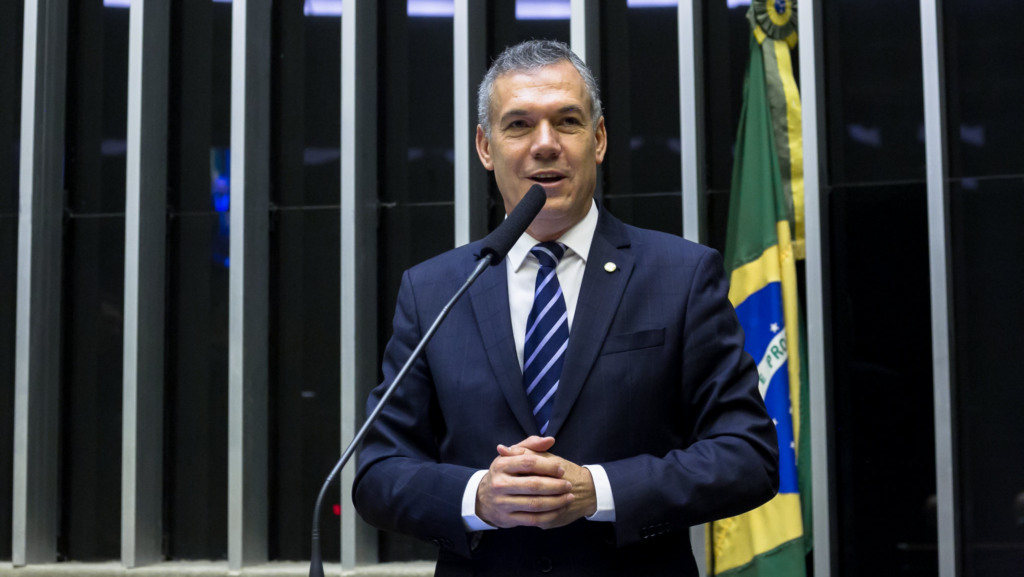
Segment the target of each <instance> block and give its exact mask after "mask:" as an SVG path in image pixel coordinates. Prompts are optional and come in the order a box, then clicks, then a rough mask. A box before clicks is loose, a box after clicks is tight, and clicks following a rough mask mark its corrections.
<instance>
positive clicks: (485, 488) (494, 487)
mask: <svg viewBox="0 0 1024 577" xmlns="http://www.w3.org/2000/svg"><path fill="white" fill-rule="evenodd" d="M554 443H555V439H554V438H553V437H530V438H528V439H526V440H524V441H522V442H521V443H518V444H517V446H522V447H525V448H528V449H529V451H523V452H521V454H514V455H507V454H503V455H500V456H498V457H497V458H495V459H494V461H492V462H491V466H490V468H489V469H488V471H487V474H486V475H484V478H483V479H482V480H481V481H480V486H479V487H478V488H477V492H476V514H477V516H478V517H480V519H482V520H484V521H486V522H487V523H489V524H491V525H493V526H495V527H501V528H508V527H517V526H520V525H524V526H530V527H540V526H545V525H548V524H550V523H551V522H553V521H554V520H555V519H557V518H558V517H559V515H560V513H561V512H562V511H563V510H564V509H565V508H566V507H567V506H568V505H569V504H571V503H572V502H573V499H574V498H575V497H574V496H573V494H572V483H571V482H569V481H568V480H565V479H563V478H562V477H563V476H564V475H565V470H564V469H563V468H562V465H561V462H560V459H558V458H557V457H554V456H549V455H541V454H538V453H545V452H547V451H548V449H550V448H551V447H552V446H553V445H554ZM507 452H508V451H507V449H506V451H505V452H504V453H507ZM499 453H502V451H500V450H499Z"/></svg>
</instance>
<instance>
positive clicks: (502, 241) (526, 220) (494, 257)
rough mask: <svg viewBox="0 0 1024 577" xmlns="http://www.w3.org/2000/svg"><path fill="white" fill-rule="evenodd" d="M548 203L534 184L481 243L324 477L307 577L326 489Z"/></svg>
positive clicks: (317, 575) (319, 568)
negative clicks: (455, 311)
mask: <svg viewBox="0 0 1024 577" xmlns="http://www.w3.org/2000/svg"><path fill="white" fill-rule="evenodd" d="M546 201H547V194H546V193H545V192H544V187H543V186H541V185H539V184H535V185H533V186H531V187H530V190H528V191H527V192H526V195H525V196H524V197H523V198H522V199H521V200H520V201H519V204H517V205H516V207H515V208H514V209H512V214H510V215H508V218H506V219H505V220H504V221H503V222H502V223H501V224H500V225H498V228H496V229H494V231H493V232H491V234H489V235H487V236H486V237H485V238H484V240H483V246H482V247H481V248H480V254H479V257H480V259H479V260H478V261H477V264H476V268H475V269H473V272H472V273H470V275H469V278H467V279H466V282H464V283H463V284H462V286H461V287H460V288H459V290H457V291H456V292H455V296H453V297H452V299H451V300H450V301H448V304H446V305H445V306H444V308H443V309H441V312H440V313H438V315H437V318H436V319H434V323H433V324H432V325H430V328H429V329H427V331H426V332H425V333H423V338H421V339H420V342H419V344H417V345H416V348H415V349H413V351H412V354H411V355H409V360H407V361H406V362H405V364H404V365H403V366H402V370H400V371H398V374H397V375H395V380H393V381H391V384H390V385H388V388H387V390H385V391H384V394H383V395H381V397H380V402H379V403H377V406H376V407H374V409H373V412H371V413H370V415H369V416H368V417H366V422H365V423H363V426H362V427H361V428H360V429H359V432H358V433H356V436H355V437H354V438H353V439H352V441H351V442H350V443H349V444H348V447H346V448H345V452H344V453H342V455H341V459H340V460H339V461H338V463H337V464H336V465H334V469H333V470H331V473H330V474H329V475H327V480H326V481H324V484H323V487H321V488H320V495H319V496H318V497H317V498H316V505H314V507H313V543H312V544H313V547H312V549H311V553H310V559H309V577H324V564H323V556H322V555H321V552H320V510H321V509H322V508H323V501H324V497H325V496H326V495H327V489H328V488H330V486H331V482H332V481H334V478H335V477H336V476H338V473H339V472H340V471H341V469H342V468H343V467H344V466H345V463H347V462H348V460H349V459H350V458H352V454H353V453H354V452H355V449H356V447H358V446H359V444H360V443H361V442H362V441H363V437H365V436H366V433H367V432H368V431H369V429H370V426H371V425H372V424H373V423H374V422H375V421H376V420H377V417H378V416H379V415H380V413H381V410H382V409H383V408H384V405H385V404H387V402H388V400H389V399H390V398H391V395H392V393H394V392H395V389H397V388H398V384H399V383H401V382H402V379H404V378H405V374H406V373H407V372H409V367H411V366H412V363H413V362H414V361H415V360H416V359H418V358H419V356H420V354H422V353H423V349H424V348H426V346H427V343H429V342H430V339H431V338H433V336H434V333H436V332H437V329H438V327H440V326H441V322H442V321H444V319H445V318H446V317H447V316H448V312H449V311H451V309H452V307H453V306H454V305H455V303H456V302H457V301H458V300H459V298H461V297H462V295H463V294H465V292H466V291H467V290H469V287H470V285H472V284H473V283H474V282H475V281H476V279H477V277H479V276H480V275H481V274H483V272H484V269H486V268H487V267H488V266H492V265H498V264H500V263H501V262H502V261H504V260H505V256H506V255H508V251H509V250H511V249H512V245H514V244H515V243H516V241H517V240H519V237H521V236H523V233H524V232H526V229H527V228H529V227H530V223H531V222H533V219H535V218H537V215H538V214H539V213H540V210H541V209H542V208H544V203H545V202H546Z"/></svg>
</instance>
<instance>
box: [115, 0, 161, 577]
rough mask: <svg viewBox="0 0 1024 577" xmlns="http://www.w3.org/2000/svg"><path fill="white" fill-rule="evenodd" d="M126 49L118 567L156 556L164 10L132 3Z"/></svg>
mask: <svg viewBox="0 0 1024 577" xmlns="http://www.w3.org/2000/svg"><path fill="white" fill-rule="evenodd" d="M130 10H131V13H130V25H129V38H128V44H129V50H128V158H127V176H126V179H125V184H126V188H127V190H126V193H127V197H126V201H125V257H124V260H125V271H124V272H125V274H124V283H125V290H124V409H123V427H124V428H123V434H122V449H121V562H122V563H123V564H124V565H125V567H138V566H139V565H145V564H149V563H156V562H158V561H160V560H161V559H162V551H161V545H162V540H163V523H162V520H163V420H164V414H163V396H164V269H165V262H164V260H165V259H164V254H165V251H166V243H165V238H166V229H167V226H166V222H167V76H168V52H169V48H168V45H169V43H168V39H169V36H170V10H169V4H168V3H167V2H163V1H160V0H149V1H147V0H134V1H133V2H132V5H131V8H130Z"/></svg>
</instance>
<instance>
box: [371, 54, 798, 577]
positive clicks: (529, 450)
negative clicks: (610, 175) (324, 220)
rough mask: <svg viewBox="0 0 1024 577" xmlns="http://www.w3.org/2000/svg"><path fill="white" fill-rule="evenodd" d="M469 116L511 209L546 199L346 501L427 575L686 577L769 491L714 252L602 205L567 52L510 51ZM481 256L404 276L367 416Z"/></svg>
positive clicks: (759, 421)
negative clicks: (400, 542) (431, 549)
mask: <svg viewBox="0 0 1024 577" xmlns="http://www.w3.org/2000/svg"><path fill="white" fill-rule="evenodd" d="M480 103H481V104H480V111H479V116H480V125H479V126H478V127H477V137H476V144H477V152H478V154H479V157H480V160H481V162H482V163H483V165H484V167H485V168H486V169H487V170H490V171H493V172H494V176H495V179H496V181H497V184H498V188H499V190H500V191H501V195H502V198H503V199H504V202H505V209H506V212H511V210H512V209H513V208H514V207H515V206H516V204H517V203H518V202H519V200H520V199H521V198H522V197H523V196H524V195H525V193H526V191H527V190H528V189H529V188H530V187H531V186H532V185H533V184H536V183H539V184H541V185H542V186H543V187H544V189H545V192H546V193H547V200H546V203H545V205H544V208H543V209H542V211H541V213H540V215H539V216H538V217H537V218H536V219H535V220H534V221H533V223H532V224H531V225H530V227H529V228H528V229H527V232H526V234H524V235H523V236H522V237H521V238H520V239H519V241H518V242H517V244H516V245H515V246H514V247H513V248H512V250H511V251H510V252H509V255H508V257H507V258H506V261H505V263H504V266H496V267H491V268H489V269H488V270H487V271H486V272H484V273H483V275H481V276H480V278H479V280H478V281H477V282H476V284H475V285H473V287H472V288H471V289H470V290H469V294H468V298H464V299H463V300H462V301H460V302H459V303H458V304H457V305H456V306H455V307H453V309H452V311H451V313H450V315H449V317H448V319H447V320H446V322H445V324H444V325H442V327H441V328H440V329H439V330H438V332H437V333H436V335H435V336H434V338H433V340H432V341H431V343H430V344H429V345H428V346H427V347H426V349H425V351H424V355H423V357H422V358H421V359H420V360H419V361H417V362H416V363H415V364H414V365H413V367H412V368H411V370H410V372H409V374H408V376H407V377H406V380H405V381H404V382H403V383H402V384H401V385H400V387H399V389H398V390H397V392H396V393H395V395H394V397H393V399H392V400H391V401H390V403H389V405H388V406H387V407H386V408H385V409H384V411H383V412H382V414H381V417H380V420H379V421H378V424H377V425H376V427H375V428H374V429H373V432H372V433H371V434H370V436H368V437H367V441H366V444H365V445H364V448H363V450H362V452H361V455H360V466H359V470H358V473H357V476H356V480H355V485H354V488H353V498H354V501H355V504H356V507H357V508H358V510H359V512H360V514H361V515H362V516H363V517H364V518H365V519H366V520H367V521H369V522H370V523H372V524H374V525H376V526H377V527H380V528H383V529H387V530H390V531H398V532H402V533H406V534H410V535H414V536H416V537H419V538H421V539H425V540H428V541H432V542H433V543H435V544H437V545H438V547H439V549H440V551H439V556H438V564H437V574H438V575H524V574H529V573H533V572H536V571H539V572H542V573H548V572H550V573H555V574H563V575H696V566H695V563H694V560H693V556H692V553H691V550H690V544H689V532H688V528H689V527H690V526H691V525H696V524H700V523H704V522H707V521H711V520H713V519H718V518H722V517H727V516H732V515H736V514H739V513H741V512H744V511H746V510H749V509H751V508H753V507H756V506H757V505H760V504H761V503H763V502H765V501H767V500H768V499H770V498H771V497H772V496H773V495H774V494H775V492H776V490H777V488H778V471H777V468H778V449H777V441H776V436H775V429H774V426H773V424H772V422H771V420H770V419H769V417H768V415H767V412H766V410H765V408H764V404H763V402H762V399H761V396H760V394H759V392H758V386H757V384H758V376H757V370H756V367H755V366H754V362H753V359H751V358H750V356H749V355H747V354H746V353H744V352H743V333H742V329H741V328H740V326H739V323H738V322H737V320H736V315H735V313H734V311H733V309H732V306H731V305H730V304H729V301H728V299H727V293H728V285H727V281H726V280H725V276H724V273H723V271H722V264H721V257H720V256H719V255H718V253H716V252H715V251H713V250H711V249H708V248H705V247H702V246H699V245H696V244H693V243H690V242H688V241H685V240H683V239H681V238H679V237H676V236H672V235H667V234H663V233H658V232H654V231H648V230H643V229H638V228H635V227H631V226H628V225H625V224H623V223H622V222H621V221H619V220H617V219H616V218H615V217H613V216H612V215H611V214H609V213H608V212H607V211H606V210H604V209H602V208H601V207H599V206H598V205H597V204H596V203H595V201H594V199H593V196H594V190H595V187H596V182H597V165H598V164H600V163H601V162H602V161H603V159H604V154H605V149H606V144H607V134H606V129H605V124H604V117H603V115H602V114H601V104H600V100H599V98H598V91H597V85H596V82H595V81H594V79H593V76H592V75H591V73H590V71H589V70H588V69H587V68H586V66H585V65H584V64H583V63H582V62H581V61H580V60H579V59H578V58H577V57H576V56H575V55H574V54H573V53H572V52H571V51H570V50H569V48H568V47H567V46H565V45H564V44H561V43H557V42H550V41H530V42H526V43H523V44H520V45H517V46H514V47H511V48H509V49H507V50H506V51H505V52H504V53H503V54H502V55H501V56H499V58H498V59H497V60H496V61H495V63H494V64H493V65H492V67H491V69H490V70H489V72H488V74H487V76H486V77H485V78H484V81H483V83H482V84H481V87H480ZM478 244H479V243H474V244H469V245H467V246H464V247H459V248H457V249H455V250H452V251H449V252H447V253H445V254H443V255H440V256H438V257H435V258H433V259H431V260H428V261H427V262H425V263H422V264H420V265H417V266H415V267H413V268H412V269H410V270H408V271H406V273H405V275H404V276H403V278H402V286H401V289H400V293H399V296H398V303H397V307H396V311H395V318H394V335H393V337H392V339H391V341H390V343H389V344H388V347H387V350H386V352H385V358H384V367H383V372H384V382H383V383H382V384H381V385H380V386H379V387H378V388H377V389H375V390H374V392H373V393H372V394H371V396H370V399H369V401H368V410H370V409H372V408H373V407H375V406H376V404H377V403H378V402H379V399H380V395H381V394H382V393H383V390H384V388H386V386H387V385H388V384H389V383H390V382H391V381H392V379H393V378H394V377H395V373H396V372H397V370H398V369H399V367H401V366H402V364H404V362H405V361H406V359H407V358H408V357H409V355H410V353H411V351H412V349H413V348H414V347H415V345H416V343H417V342H418V340H419V338H420V336H421V335H422V334H423V332H424V331H425V330H426V328H427V327H429V326H430V324H431V323H432V321H433V320H434V318H435V317H436V315H437V314H438V312H439V311H440V310H441V308H442V307H443V306H444V305H445V304H446V303H447V301H448V299H449V298H450V297H451V295H453V294H454V293H455V291H456V290H457V289H458V287H459V286H460V285H461V284H462V282H463V281H464V279H465V278H466V277H467V276H468V274H469V272H470V271H471V270H472V269H473V268H474V265H475V264H476V262H477V259H478V256H479V255H478V251H479V246H478Z"/></svg>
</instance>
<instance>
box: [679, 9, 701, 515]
mask: <svg viewBox="0 0 1024 577" xmlns="http://www.w3.org/2000/svg"><path fill="white" fill-rule="evenodd" d="M678 22H679V25H678V30H679V123H680V126H679V136H680V139H681V141H682V183H683V214H682V218H683V237H685V238H687V239H689V240H692V241H693V242H701V241H703V240H704V237H705V229H706V226H707V225H706V223H705V222H704V220H705V219H704V195H705V191H706V188H707V184H706V183H707V180H706V175H705V173H704V172H705V171H704V120H703V119H704V112H705V110H704V78H703V70H704V55H703V46H704V40H703V38H704V35H703V31H702V28H701V23H702V22H703V19H702V12H701V3H700V1H699V0H685V1H683V2H680V3H679V9H678ZM701 535H703V532H702V533H701Z"/></svg>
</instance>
